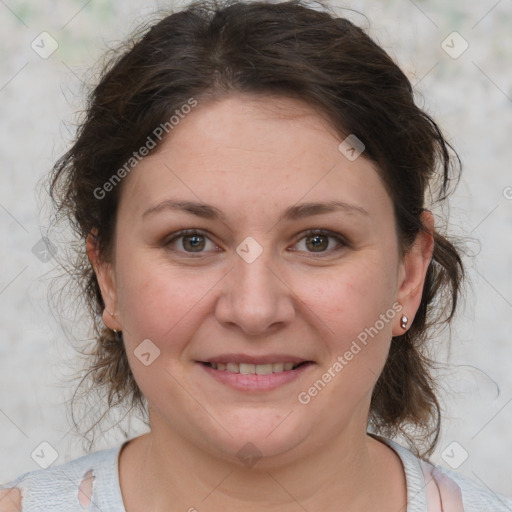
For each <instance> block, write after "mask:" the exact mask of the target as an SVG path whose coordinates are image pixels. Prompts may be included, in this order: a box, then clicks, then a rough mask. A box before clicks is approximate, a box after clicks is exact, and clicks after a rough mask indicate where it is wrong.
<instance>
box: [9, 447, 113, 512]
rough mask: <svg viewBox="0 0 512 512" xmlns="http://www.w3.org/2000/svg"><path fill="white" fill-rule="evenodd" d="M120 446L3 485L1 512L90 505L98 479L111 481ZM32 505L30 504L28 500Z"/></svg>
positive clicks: (22, 476) (36, 471) (20, 477)
mask: <svg viewBox="0 0 512 512" xmlns="http://www.w3.org/2000/svg"><path fill="white" fill-rule="evenodd" d="M119 449H120V447H115V448H111V449H108V450H101V451H97V452H93V453H90V454H87V455H83V456H81V457H79V458H76V459H73V460H71V461H69V462H65V463H63V464H60V465H57V466H52V467H49V468H47V469H39V470H35V471H30V472H27V473H24V474H22V475H20V476H18V477H17V478H16V479H15V480H12V481H10V482H8V483H6V484H4V485H0V512H18V511H21V510H22V508H21V505H22V504H23V510H24V509H25V507H27V508H28V509H29V510H66V507H68V508H67V509H69V507H70V504H73V503H76V501H77V499H78V500H79V501H80V502H81V503H82V505H87V504H88V503H89V502H90V500H91V498H92V489H93V482H94V480H95V479H97V478H98V479H99V480H102V479H108V478H109V477H111V475H112V474H113V472H115V469H116V467H117V456H116V455H117V454H118V452H119ZM27 500H28V501H29V502H30V503H29V502H28V501H27Z"/></svg>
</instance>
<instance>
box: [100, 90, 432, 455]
mask: <svg viewBox="0 0 512 512" xmlns="http://www.w3.org/2000/svg"><path fill="white" fill-rule="evenodd" d="M279 107H281V108H279ZM283 108H285V110H283ZM341 142H342V139H340V138H339V137H338V136H337V135H336V134H335V133H334V131H333V130H332V129H331V128H330V127H329V126H328V124H326V122H325V121H323V120H322V118H321V117H319V116H318V114H317V113H315V111H314V110H312V109H311V108H309V107H307V106H306V105H304V104H302V103H300V102H298V101H296V100H292V99H276V98H268V97H267V98H261V99H256V98H251V97H248V96H230V97H228V98H226V99H223V100H222V101H219V102H215V103H212V102H211V103H207V104H204V105H203V104H201V103H199V105H198V106H197V108H195V109H193V110H192V112H191V113H190V114H188V115H187V116H186V117H185V118H184V119H182V120H180V122H179V124H178V125H177V126H175V127H174V129H173V130H172V133H171V136H170V137H169V138H168V139H167V140H166V141H165V143H163V145H162V146H161V148H160V149H159V151H158V152H156V153H153V154H151V155H150V156H148V157H146V158H145V159H143V160H142V161H141V162H140V163H139V164H138V165H137V166H136V167H135V169H134V170H133V171H132V172H131V174H130V175H129V176H127V177H126V178H125V182H124V183H123V185H122V186H123V189H122V194H121V200H120V205H119V211H118V219H117V231H116V239H115V259H114V262H113V265H112V266H110V265H103V266H101V267H100V266H97V268H96V271H97V272H98V277H99V279H100V284H101V287H102V292H103V296H104V298H105V302H106V305H107V308H106V309H107V310H109V311H110V312H114V313H115V316H114V317H110V315H105V316H104V318H105V322H106V323H107V324H108V325H109V326H110V327H111V328H116V329H122V331H123V337H124V343H125V345H126V350H127V354H128V359H129V362H130V366H131V368H132V370H133V373H134V376H135V379H136V380H137V383H138V385H139V386H140V388H141V390H142V392H143V393H144V395H145V396H146V398H147V400H148V402H149V405H150V419H151V427H152V432H153V433H160V434H161V435H163V436H166V435H172V436H179V437H180V438H181V439H183V440H186V441H189V442H190V443H192V444H193V445H195V446H197V447H199V448H201V449H202V450H206V451H207V452H209V453H211V454H213V455H216V456H222V457H225V458H229V459H232V460H236V458H237V457H238V458H241V456H242V455H241V454H244V453H245V452H247V451H249V452H250V451H251V450H252V451H254V454H263V455H264V456H269V457H270V456H280V457H281V458H282V459H283V460H285V459H286V458H287V457H289V458H290V460H291V459H293V458H294V457H295V458H296V457H297V456H300V455H304V454H306V453H308V452H309V453H313V452H315V451H317V450H319V449H321V447H326V446H328V445H329V443H330V442H331V441H332V440H334V439H336V436H338V435H339V433H340V432H341V431H346V432H347V433H349V435H353V436H355V435H361V436H362V435H364V434H365V433H366V426H367V419H368V411H369V404H370V397H371V392H372V389H373V387H374V385H375V383H376V381H377V379H378V376H379V374H380V373H381V370H382V368H383V366H384V363H385V360H386V357H387V354H388V350H389V346H390V341H391V337H392V336H393V335H399V334H402V333H403V332H404V331H403V330H402V329H401V328H400V316H401V314H402V313H405V314H406V315H407V316H408V317H409V321H412V319H413V317H414V314H415V312H416V309H417V307H418V304H419V299H420V296H421V289H422V285H423V279H424V274H425V271H426V268H427V265H428V261H429V259H430V254H429V251H430V250H431V246H429V244H428V240H427V241H426V242H425V243H424V242H423V241H421V240H420V242H421V243H419V242H418V241H417V244H418V243H419V245H417V247H418V250H413V251H411V253H410V254H409V255H408V256H406V258H405V259H403V260H402V259H400V256H399V251H398V241H397V235H396V232H395V219H394V214H393V204H392V201H391V199H390V197H389V196H388V194H387V192H386V190H385V188H384V186H383V184H382V182H381V180H380V178H379V176H378V174H377V172H376V169H375V167H374V165H373V164H372V163H371V162H370V161H368V160H367V159H365V158H364V157H363V156H364V153H363V156H360V157H358V158H355V159H354V156H355V154H352V152H351V151H348V152H346V151H341V150H340V149H339V145H340V143H341ZM348 157H350V158H348ZM335 203H336V204H335ZM183 230H187V233H183ZM320 230H321V231H320ZM415 247H416V246H415ZM90 254H92V253H90ZM399 302H400V303H401V306H400V305H399V304H398V303H399ZM401 307H403V310H402V312H400V313H399V312H398V310H399V309H400V308H401ZM302 362H304V363H303V364H302V365H301V366H299V367H298V368H297V369H289V365H287V364H285V363H293V365H294V366H295V365H298V364H300V363H302ZM213 363H216V364H217V369H215V364H213ZM228 363H229V366H227V364H228ZM256 364H257V366H255V365H256ZM237 372H240V373H237ZM255 372H256V373H255ZM248 443H251V444H248ZM244 450H245V452H244ZM254 454H253V455H254ZM285 454H286V455H285ZM249 455H251V454H249Z"/></svg>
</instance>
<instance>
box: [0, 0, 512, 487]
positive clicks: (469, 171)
mask: <svg viewBox="0 0 512 512" xmlns="http://www.w3.org/2000/svg"><path fill="white" fill-rule="evenodd" d="M161 5H169V4H164V3H161ZM175 5H176V4H175ZM338 5H343V6H345V7H350V8H353V9H356V10H359V11H361V12H363V13H365V14H366V16H367V18H368V20H366V19H365V18H364V17H361V16H359V15H357V14H356V13H354V12H351V11H342V10H339V12H340V14H341V13H345V15H347V16H348V17H349V18H350V19H352V20H354V21H355V22H356V23H357V24H359V25H360V26H363V27H366V26H367V24H368V21H369V23H370V34H371V35H372V36H373V37H374V38H375V39H376V40H377V41H378V42H379V43H380V44H381V45H382V46H383V47H384V48H385V49H386V50H387V51H388V52H389V53H390V54H391V55H392V56H393V57H394V58H395V59H396V60H397V61H398V63H399V64H400V65H401V67H402V69H404V71H405V72H406V74H407V75H408V76H409V77H410V79H411V81H412V83H413V84H414V86H415V91H416V93H417V97H418V102H419V104H420V105H422V106H423V107H424V108H426V109H427V111H429V112H430V113H431V114H432V115H433V116H434V118H435V119H436V120H437V121H438V122H439V124H440V125H441V127H442V128H443V129H444V131H445V133H446V134H447V136H448V138H449V140H450V141H451V142H452V143H453V144H454V145H455V147H456V149H457V150H458V151H459V154H460V156H461V158H462V160H463V164H464V175H463V179H462V181H461V183H460V185H459V188H458V191H457V193H456V195H455V196H454V197H453V200H452V202H451V209H450V212H449V213H450V222H451V228H450V229H451V233H453V234H455V235H460V236H471V237H472V238H473V239H474V243H472V244H471V249H472V251H473V253H474V254H475V257H474V258H469V257H468V258H466V259H465V262H466V264H467V266H468V271H469V277H470V279H471V282H472V288H469V289H468V299H467V301H466V302H465V305H464V309H463V310H461V313H460V315H459V318H458V321H457V323H456V324H455V326H454V329H453V332H452V342H451V345H448V344H447V341H446V336H444V337H440V338H439V339H435V340H433V342H432V345H431V347H432V350H431V353H432V355H433V356H434V357H435V358H436V359H437V360H439V361H442V362H446V363H447V365H445V367H444V369H443V370H442V371H440V372H439V375H438V378H439V382H440V385H441V386H442V388H443V389H444V390H445V392H443V394H442V403H443V407H444V410H445V411H444V412H445V414H444V418H443V429H442V437H441V440H440V442H439V444H438V448H437V450H436V453H435V456H434V457H433V459H434V461H435V462H436V463H440V464H443V465H444V466H446V467H453V465H458V464H457V462H458V463H460V462H461V460H462V458H463V456H465V455H464V454H465V453H467V460H465V461H464V462H463V463H462V464H461V465H460V466H458V468H457V471H459V472H461V473H463V474H465V475H467V476H469V477H470V478H472V479H473V480H474V481H475V482H477V483H478V484H479V485H484V486H487V487H489V488H491V489H493V490H494V491H496V492H500V493H502V494H504V495H506V496H508V497H512V476H511V475H512V457H511V455H512V428H511V425H512V403H511V402H512V372H511V371H510V369H511V363H512V343H511V335H510V327H511V321H510V318H511V314H512V278H511V271H510V269H511V267H512V237H511V228H512V199H511V197H512V188H509V187H512V172H511V162H512V149H511V148H512V145H511V144H510V138H511V133H512V115H511V114H512V73H510V69H511V63H512V30H511V27H512V0H501V1H496V2H494V1H491V2H487V1H482V0H479V1H476V0H471V1H464V2H463V1H458V2H451V3H447V2H443V1H441V0H431V1H430V0H429V1H420V0H417V1H415V2H413V1H411V0H395V1H391V0H383V1H380V2H370V1H354V2H345V3H343V4H341V3H340V4H338ZM156 6H157V4H156V3H154V2H145V1H140V2H136V1H134V0H125V1H124V2H122V3H121V2H117V3H115V4H114V3H113V2H105V1H89V2H85V1H78V0H67V1H65V2H64V1H56V0H54V1H52V2H51V4H50V3H49V2H35V1H34V0H31V1H21V0H9V1H1V2H0V26H1V28H2V48H1V50H0V51H1V56H2V60H1V62H2V65H1V69H0V130H1V131H0V176H1V180H2V185H1V187H0V229H1V235H2V238H1V240H2V243H1V244H0V255H1V256H0V257H1V260H0V261H1V265H0V311H1V320H0V322H1V323H0V328H1V332H2V340H1V343H0V357H1V359H0V361H1V364H0V482H4V481H6V480H8V479H11V478H12V477H14V476H15V475H17V474H19V473H21V472H24V471H29V470H33V469H38V468H39V466H38V465H37V463H36V461H35V460H34V459H36V460H37V457H34V459H33V458H32V457H31V453H33V452H34V450H35V449H36V448H37V447H39V446H40V443H41V442H47V443H49V444H50V445H51V446H52V447H53V448H54V449H55V451H56V455H57V456H58V458H57V459H56V461H55V464H60V463H62V462H65V461H67V460H70V459H72V458H74V457H77V456H79V455H82V454H83V453H84V451H83V447H82V445H81V444H80V441H81V440H80V438H79V437H78V436H76V435H75V434H73V432H72V428H71V424H70V421H69V414H68V412H67V411H68V409H67V406H66V401H67V400H69V398H70V396H71V392H72V390H73V384H72V383H71V384H70V382H69V380H67V379H68V378H69V376H70V375H72V373H73V370H74V369H75V370H76V368H78V367H79V365H80V361H79V360H77V358H76V354H75V352H74V351H73V350H72V348H71V344H70V342H69V341H68V336H67V335H66V334H65V333H64V332H63V330H62V328H61V326H60V323H59V321H58V319H56V318H54V316H53V315H54V313H52V311H51V310H50V308H49V306H48V301H47V294H48V290H49V288H48V287H49V284H50V282H51V281H50V278H51V277H52V276H54V275H56V273H58V269H57V267H56V263H55V259H50V261H47V262H44V261H41V259H40V257H39V258H38V257H36V255H35V254H34V252H33V250H32V249H33V247H34V246H35V245H36V244H37V243H38V241H39V240H40V239H41V237H42V236H44V235H45V234H46V229H47V226H48V222H49V220H48V219H49V217H48V215H49V210H48V200H47V199H46V198H45V195H44V192H43V193H40V192H38V190H39V189H38V188H37V185H38V180H40V178H41V177H42V176H44V175H45V173H47V172H48V170H49V169H50V168H51V166H52V164H53V163H54V161H55V160H56V159H57V158H58V157H59V156H60V155H61V154H62V153H63V151H64V149H65V148H66V147H67V144H68V142H69V140H70V139H71V137H72V134H73V129H74V125H73V123H74V121H75V115H74V113H75V112H76V111H77V110H79V109H80V108H81V107H82V98H83V96H81V90H80V88H81V80H82V79H83V77H84V76H85V75H84V74H85V73H86V72H87V70H88V69H89V68H90V67H91V66H92V65H94V64H95V63H96V61H97V59H98V58H99V57H100V55H101V54H102V53H103V51H104V50H105V49H106V47H107V44H109V43H111V42H115V41H118V40H120V39H122V38H123V37H124V36H125V35H126V34H128V33H129V32H130V31H131V30H132V29H133V28H135V27H136V26H137V24H138V22H139V21H142V20H143V19H144V18H145V17H146V16H147V15H148V14H149V13H151V12H153V10H154V9H155V7H156ZM43 31H47V32H48V33H50V34H51V36H52V37H53V38H54V39H55V40H56V41H57V43H58V45H59V46H58V49H57V50H56V51H55V52H54V53H53V54H52V55H51V56H49V57H48V58H47V59H43V58H41V57H40V56H39V55H38V54H37V53H36V52H35V51H34V50H33V49H32V47H31V43H32V41H34V40H35V41H36V43H37V41H40V36H39V34H40V33H41V32H43ZM453 31H457V32H458V33H459V34H460V35H461V36H462V37H463V38H464V40H466V41H467V43H468V44H469V47H468V49H467V50H466V51H465V52H464V53H463V54H462V55H460V57H458V58H452V57H450V56H449V55H448V54H447V53H446V52H445V51H444V50H443V48H442V46H441V45H442V42H443V41H444V40H445V39H446V38H447V37H448V36H449V35H450V34H451V33H452V32H453ZM452 39H453V37H452ZM447 41H448V44H450V45H452V43H451V42H450V41H451V39H448V40H447ZM454 41H455V40H454ZM39 44H40V43H39ZM453 45H454V51H455V50H457V49H458V48H461V46H460V44H459V43H458V42H456V41H455V42H454V43H453ZM46 48H48V46H46ZM438 213H441V212H438ZM125 429H126V431H127V435H129V436H134V435H136V434H138V433H140V432H142V431H143V430H144V428H143V426H142V425H141V424H140V423H138V422H137V421H135V422H133V423H130V422H128V423H126V425H125ZM123 439H124V436H123V434H122V433H121V432H110V433H109V434H108V435H106V436H105V437H104V438H102V439H99V440H98V443H97V444H96V446H95V449H101V448H103V447H109V446H113V445H114V444H115V443H118V442H121V441H122V440H123ZM453 442H456V443H457V445H453V444H451V443H453ZM447 447H448V449H447ZM39 450H41V448H39ZM462 450H465V452H463V451H462ZM36 453H37V451H36ZM48 453H50V452H49V451H48V449H47V450H46V454H47V455H46V456H48ZM443 454H444V456H443ZM450 464H452V466H450Z"/></svg>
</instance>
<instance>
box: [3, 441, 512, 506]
mask: <svg viewBox="0 0 512 512" xmlns="http://www.w3.org/2000/svg"><path fill="white" fill-rule="evenodd" d="M372 436H373V437H376V438H379V439H380V440H381V441H383V442H385V443H386V444H387V445H388V446H389V447H390V448H392V449H393V450H394V451H395V452H396V453H397V454H398V456H399V457H400V459H401V461H402V464H403V466H404V470H405V476H406V481H407V510H406V512H491V511H492V512H512V499H510V498H506V497H505V496H502V495H499V494H496V493H494V492H493V491H491V490H489V489H487V488H484V487H481V486H478V485H477V484H476V483H474V482H473V481H472V480H470V479H468V478H466V477H464V476H462V475H460V474H458V473H456V472H454V471H451V470H448V469H445V468H443V467H441V466H433V465H432V464H430V463H428V462H425V461H423V460H421V459H418V458H416V457H415V456H414V455H413V454H412V453H411V452H410V451H408V450H407V449H405V448H404V447H402V446H401V445H399V444H398V443H396V442H394V441H391V440H390V439H386V438H383V437H381V436H377V435H375V434H372ZM127 442H128V441H126V442H125V443H122V444H120V445H118V446H116V447H114V448H110V449H108V450H101V451H97V452H94V453H90V454H88V455H84V456H82V457H80V458H77V459H74V460H72V461H70V462H67V463H64V464H61V465H59V466H54V467H50V468H48V469H41V470H36V471H31V472H28V473H24V474H22V475H20V476H19V477H18V478H16V479H15V480H13V481H11V482H8V483H6V484H4V485H1V486H0V489H8V488H11V487H17V488H19V489H20V490H21V493H22V503H23V512H46V511H52V512H75V511H76V512H84V510H87V512H126V509H125V507H124V503H123V498H122V494H121V487H120V485H119V467H118V459H119V453H120V451H121V448H122V447H123V446H124V444H126V443H127ZM90 470H92V472H93V474H94V477H95V478H94V481H93V492H92V497H91V503H90V504H89V507H88V508H87V509H84V507H83V506H82V505H81V504H80V502H79V501H78V488H79V486H80V483H81V482H82V480H83V478H84V476H85V475H86V473H87V472H88V471H90ZM511 490H512V484H511Z"/></svg>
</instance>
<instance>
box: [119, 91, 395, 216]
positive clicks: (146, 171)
mask: <svg viewBox="0 0 512 512" xmlns="http://www.w3.org/2000/svg"><path fill="white" fill-rule="evenodd" d="M342 140H343V138H342V137H340V136H339V135H338V134H337V133H336V132H335V130H334V129H333V128H332V126H331V125H330V124H329V123H328V121H327V120H326V119H324V118H323V117H322V116H321V115H320V114H319V113H318V112H317V111H315V110H314V109H313V108H312V107H310V106H308V105H306V104H304V103H302V102H300V101H298V100H295V99H291V98H274V97H270V98H268V97H267V98H261V97H251V96H247V95H238V96H230V97H227V98H225V99H222V100H220V101H215V102H213V101H210V102H208V103H205V104H201V103H199V105H198V106H197V107H196V108H195V109H194V110H193V111H192V112H190V113H189V114H188V115H186V116H184V118H182V119H181V120H180V122H179V124H178V125H177V126H175V127H174V128H173V130H172V132H171V134H170V136H169V137H168V138H167V139H166V140H164V141H163V143H162V144H161V146H160V147H159V149H158V150H157V151H156V152H154V153H152V154H151V155H149V156H147V157H146V158H144V159H143V160H142V161H141V162H140V163H139V164H138V165H137V166H136V167H135V168H134V170H133V171H132V172H131V173H130V175H129V176H128V177H127V178H125V180H126V182H125V183H124V184H123V189H124V191H123V193H122V199H121V207H122V208H123V209H129V210H130V211H132V212H133V213H134V214H138V215H139V216H140V215H141V214H142V213H143V211H145V210H146V209H147V208H148V207H150V206H152V205H153V204H155V203H157V202H159V201H162V200H165V199H168V198H170V197H172V198H177V197H178V198H181V199H188V200H193V201H204V202H208V203H210V204H214V205H215V206H217V207H218V208H219V209H222V210H223V209H228V208H232V209H233V211H236V212H237V213H238V215H239V216H242V215H244V213H246V212H247V211H248V210H251V206H252V212H253V213H254V212H255V211H259V212H261V213H267V210H268V208H269V207H270V206H271V205H272V206H275V207H285V206H289V204H294V203H297V202H299V201H301V200H302V201H305V202H306V201H307V202H313V201H328V200H331V201H335V200H345V201H347V202H349V201H350V202H351V203H355V204H365V209H369V210H370V213H372V214H373V215H382V214H383V213H384V212H383V207H384V208H385V209H386V208H387V213H390V211H391V210H390V206H391V200H390V198H389V197H388V194H387V193H386V191H385V188H384V186H383V184H382V182H381V180H380V177H379V175H378V173H377V170H376V167H375V165H374V164H373V163H372V162H371V161H369V160H367V159H366V158H363V157H359V158H357V159H355V160H349V159H348V158H347V157H346V156H345V155H344V153H342V152H340V150H339V145H340V143H341V141H342Z"/></svg>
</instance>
